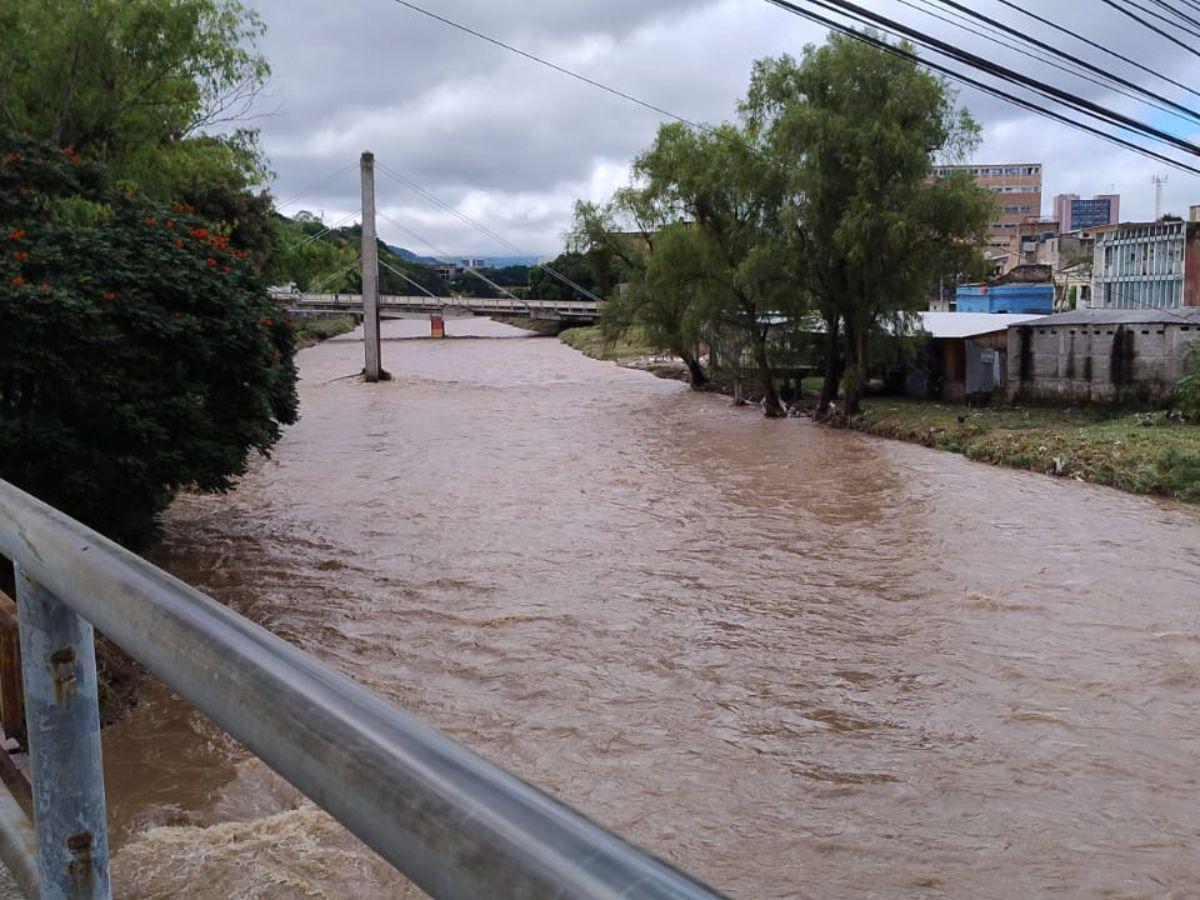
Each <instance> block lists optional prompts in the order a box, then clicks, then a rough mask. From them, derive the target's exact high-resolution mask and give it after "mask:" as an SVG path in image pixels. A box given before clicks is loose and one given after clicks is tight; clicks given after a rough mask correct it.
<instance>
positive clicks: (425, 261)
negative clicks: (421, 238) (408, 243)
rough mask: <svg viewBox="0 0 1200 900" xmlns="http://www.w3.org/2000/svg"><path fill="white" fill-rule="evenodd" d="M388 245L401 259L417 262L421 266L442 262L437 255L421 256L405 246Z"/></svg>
mask: <svg viewBox="0 0 1200 900" xmlns="http://www.w3.org/2000/svg"><path fill="white" fill-rule="evenodd" d="M386 246H387V248H388V249H389V250H391V251H392V252H393V253H395V254H396V255H397V256H399V257H400V258H401V259H406V260H408V261H409V262H411V263H417V264H418V265H421V266H436V265H437V264H438V263H440V262H441V260H440V259H438V258H437V257H436V256H420V255H418V254H416V253H413V252H412V251H411V250H405V249H404V248H403V247H393V246H392V245H391V244H387V245H386Z"/></svg>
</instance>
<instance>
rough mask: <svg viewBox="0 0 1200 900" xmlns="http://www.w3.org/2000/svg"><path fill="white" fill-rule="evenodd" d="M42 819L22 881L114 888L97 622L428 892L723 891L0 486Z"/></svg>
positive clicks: (3, 830) (79, 889) (18, 860)
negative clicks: (107, 820)
mask: <svg viewBox="0 0 1200 900" xmlns="http://www.w3.org/2000/svg"><path fill="white" fill-rule="evenodd" d="M0 554H2V555H4V556H7V557H8V558H9V559H11V560H12V561H13V563H14V568H15V570H16V574H17V603H18V609H19V619H20V631H21V649H22V669H23V678H24V683H25V688H26V704H27V714H26V718H27V722H28V732H29V744H30V746H29V750H30V760H31V765H32V774H33V795H34V811H35V820H36V823H37V824H36V866H35V865H34V862H33V860H32V859H31V855H32V853H33V852H34V851H33V843H34V840H33V835H32V833H31V831H30V826H29V823H28V820H27V819H25V818H24V816H23V814H22V813H21V811H20V809H19V808H16V804H15V802H14V801H13V799H12V797H11V795H8V794H7V792H4V791H2V790H0V855H2V856H3V858H4V860H5V862H6V863H8V865H9V868H10V870H12V871H13V872H14V873H15V874H16V876H17V878H18V881H19V882H20V883H21V886H22V888H23V889H24V890H25V891H26V893H27V895H28V896H37V893H36V892H37V891H38V890H39V889H40V891H41V896H43V897H109V896H111V889H110V887H109V876H108V849H107V832H106V830H105V801H104V787H103V781H102V773H101V768H100V739H99V716H98V712H97V706H96V672H95V657H94V649H93V644H92V626H93V625H94V626H95V627H96V628H98V629H99V630H100V631H102V632H103V633H104V634H105V635H107V636H108V637H109V638H110V639H111V640H113V641H114V642H116V643H117V644H118V645H119V646H120V647H121V648H122V649H124V650H125V652H127V653H128V654H129V655H130V656H132V657H133V658H134V659H136V660H138V661H139V662H140V663H142V664H143V665H144V666H145V667H146V668H147V669H149V670H150V671H151V672H152V673H153V674H155V675H156V676H158V677H159V678H160V679H162V681H164V682H165V683H166V684H167V685H168V686H169V687H171V688H172V689H173V690H174V691H176V692H177V693H179V694H180V695H182V696H183V697H184V698H186V699H187V700H188V701H190V702H191V703H192V704H193V705H194V706H196V707H197V708H198V709H200V710H201V711H203V712H204V713H205V714H206V715H208V716H209V717H210V718H211V719H212V720H213V721H214V722H216V723H217V724H218V725H219V726H220V727H222V728H224V729H225V730H226V731H228V732H229V733H230V734H231V735H233V737H235V738H236V739H237V740H239V741H240V742H241V743H242V744H244V745H245V746H246V747H247V748H248V749H249V750H250V751H251V752H252V753H254V754H256V755H257V756H258V757H259V758H260V759H262V760H263V761H264V762H266V763H267V764H268V765H269V766H270V767H271V768H273V769H274V770H275V771H276V772H278V773H279V774H281V775H282V776H283V777H284V778H286V779H287V780H288V781H290V782H291V783H292V784H293V785H295V786H296V787H297V788H299V789H300V790H301V791H302V792H303V793H304V794H306V795H307V796H308V797H310V798H311V799H312V800H313V801H314V802H316V803H317V805H319V806H320V807H322V808H323V809H325V810H326V811H328V812H329V813H330V814H331V815H332V816H333V817H334V818H336V819H337V820H338V821H340V822H341V823H342V824H343V825H345V826H346V827H347V828H348V829H349V830H350V831H351V832H353V833H354V834H355V835H357V836H358V837H359V838H361V839H362V840H363V841H364V842H365V843H366V844H367V845H368V846H370V847H372V848H373V849H374V850H375V851H377V852H378V853H379V854H380V855H381V856H382V857H383V858H384V859H386V860H387V861H388V862H390V863H391V864H392V865H394V866H395V867H396V868H397V869H398V870H400V871H401V872H403V873H404V874H405V875H406V876H408V877H409V878H410V879H411V880H412V881H413V882H415V883H416V884H417V885H419V886H420V887H421V888H423V889H424V890H425V891H427V892H428V893H430V894H431V895H433V896H435V897H467V896H471V897H605V898H616V897H640V898H668V897H669V898H700V897H713V896H717V895H716V894H715V893H714V892H713V891H712V890H711V889H710V888H707V887H705V886H704V885H702V884H701V883H699V882H698V881H695V880H694V879H692V878H691V877H689V876H687V875H685V874H683V873H681V872H679V871H678V870H676V869H674V868H672V867H671V866H669V865H667V864H666V863H664V862H662V861H660V860H658V859H655V858H654V857H652V856H649V855H647V854H646V853H644V852H643V851H641V850H638V849H637V848H635V847H633V846H631V845H630V844H627V843H625V842H624V841H623V840H622V839H621V838H619V837H617V836H616V835H614V834H612V833H611V832H609V831H606V830H605V829H603V828H601V827H600V826H599V825H597V824H595V823H593V822H591V821H590V820H588V819H587V818H585V817H584V816H582V815H581V814H580V813H578V812H576V811H574V810H572V809H570V808H569V807H567V806H565V805H564V804H562V803H559V802H558V801H556V800H554V799H552V798H551V797H549V796H547V795H546V794H544V793H542V792H541V791H539V790H538V789H537V788H535V787H533V786H531V785H529V784H527V783H525V782H524V781H521V780H520V779H518V778H516V777H515V776H513V775H511V774H509V773H508V772H505V771H503V770H502V769H500V768H498V767H496V766H495V765H492V764H491V763H489V762H487V761H486V760H484V759H483V758H482V757H480V756H478V755H476V754H475V753H473V752H472V751H470V750H468V749H466V748H465V747H463V746H462V745H460V744H458V743H456V742H455V741H453V740H451V739H450V738H448V737H446V736H444V735H442V734H441V733H439V732H438V731H436V730H434V729H433V728H431V727H429V726H428V725H425V724H423V723H422V722H420V721H419V720H417V719H416V718H414V717H412V716H410V715H408V714H406V713H404V712H402V711H401V710H399V709H397V708H396V707H394V706H392V705H391V704H389V703H387V702H386V701H384V700H383V699H381V698H380V697H378V696H376V695H375V694H373V693H371V692H370V691H367V690H366V689H365V688H363V687H361V686H360V685H358V684H356V683H355V682H353V681H351V680H350V679H349V678H347V677H346V676H344V675H341V674H339V673H337V672H334V671H332V670H331V669H329V668H327V667H325V666H324V665H322V664H321V663H319V662H317V661H316V660H315V659H314V658H312V657H311V656H309V655H308V654H306V653H304V652H302V651H300V650H299V649H297V648H296V647H294V646H292V645H291V644H288V643H286V642H285V641H283V640H281V639H280V638H278V637H276V636H275V635H273V634H271V633H270V632H268V631H266V630H265V629H263V628H260V627H259V626H257V625H255V624H253V623H252V622H250V621H249V620H247V619H245V618H243V617H242V616H239V615H238V614H236V613H234V612H233V611H232V610H230V609H228V608H227V607H225V606H223V605H221V604H220V603H218V602H216V601H215V600H213V599H212V598H210V597H208V596H206V595H205V594H203V593H201V592H200V591H198V590H196V589H194V588H192V587H189V586H188V585H186V584H184V583H183V582H181V581H179V580H178V579H176V578H174V577H172V576H171V575H168V574H167V573H166V572H164V571H162V570H161V569H158V568H156V567H155V566H153V565H151V564H150V563H148V562H146V561H145V560H143V559H141V558H140V557H138V556H136V555H134V554H133V553H130V552H128V551H126V550H124V549H122V548H121V547H118V546H117V545H115V544H113V543H112V542H110V541H108V540H106V539H105V538H103V537H101V536H100V535H98V534H97V533H95V532H94V531H91V530H90V529H88V528H86V527H85V526H83V525H81V524H80V523H78V522H76V521H74V520H72V519H70V518H68V517H67V516H65V515H64V514H62V513H61V512H59V511H57V510H55V509H53V508H51V507H50V506H47V505H46V504H44V503H42V502H40V501H39V500H37V499H35V498H33V497H31V496H29V495H28V494H26V493H24V492H22V491H20V490H18V489H17V488H15V487H13V486H12V485H10V484H8V483H7V482H4V481H0Z"/></svg>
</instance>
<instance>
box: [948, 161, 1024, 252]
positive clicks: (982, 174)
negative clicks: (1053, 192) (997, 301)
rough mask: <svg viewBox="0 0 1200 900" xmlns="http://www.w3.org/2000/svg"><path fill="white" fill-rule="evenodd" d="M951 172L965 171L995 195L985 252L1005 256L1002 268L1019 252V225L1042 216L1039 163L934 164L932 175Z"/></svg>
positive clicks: (950, 173) (949, 173)
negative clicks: (994, 209)
mask: <svg viewBox="0 0 1200 900" xmlns="http://www.w3.org/2000/svg"><path fill="white" fill-rule="evenodd" d="M955 172H967V173H969V174H970V175H971V176H972V177H974V179H975V181H976V183H977V184H979V186H980V187H983V188H986V189H987V190H989V191H991V192H992V193H994V194H995V195H996V216H995V218H994V219H993V220H992V224H991V226H990V227H989V228H988V245H987V247H986V248H985V250H986V252H987V255H988V256H992V257H996V256H1002V255H1008V257H1009V260H1010V261H1009V263H1008V265H1006V266H1005V269H1008V268H1011V267H1012V266H1014V265H1016V264H1017V258H1018V256H1019V254H1020V239H1019V231H1020V226H1021V224H1022V223H1023V222H1025V221H1027V220H1028V221H1037V220H1038V219H1040V218H1041V215H1042V166H1041V163H1002V164H992V165H964V166H934V167H933V175H934V177H935V178H946V177H948V176H950V175H952V174H953V173H955Z"/></svg>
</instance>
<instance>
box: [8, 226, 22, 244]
mask: <svg viewBox="0 0 1200 900" xmlns="http://www.w3.org/2000/svg"><path fill="white" fill-rule="evenodd" d="M8 236H9V237H10V238H12V239H13V240H14V241H19V240H21V239H22V238H24V237H25V229H24V228H18V229H17V230H16V231H10V232H9V233H8Z"/></svg>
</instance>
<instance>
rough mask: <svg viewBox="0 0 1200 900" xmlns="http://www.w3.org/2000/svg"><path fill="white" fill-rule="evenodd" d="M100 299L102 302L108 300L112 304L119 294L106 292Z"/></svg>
mask: <svg viewBox="0 0 1200 900" xmlns="http://www.w3.org/2000/svg"><path fill="white" fill-rule="evenodd" d="M100 298H101V299H102V300H107V301H108V302H109V303H112V302H113V301H114V300H116V299H117V294H116V291H105V292H104V293H103V294H101V295H100Z"/></svg>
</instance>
